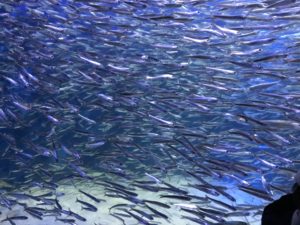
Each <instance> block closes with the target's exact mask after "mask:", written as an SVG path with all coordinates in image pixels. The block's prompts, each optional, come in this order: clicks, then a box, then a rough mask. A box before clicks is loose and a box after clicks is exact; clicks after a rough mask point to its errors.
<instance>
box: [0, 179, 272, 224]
mask: <svg viewBox="0 0 300 225" xmlns="http://www.w3.org/2000/svg"><path fill="white" fill-rule="evenodd" d="M165 181H167V182H169V183H170V184H173V185H174V186H176V187H185V190H188V191H189V194H191V195H197V196H205V193H203V192H200V191H198V190H196V189H194V188H190V187H187V186H186V185H187V184H188V183H190V181H187V180H186V179H185V178H182V177H180V176H173V177H172V179H170V178H169V179H168V180H165ZM115 182H117V181H115ZM119 183H120V184H122V182H119ZM219 184H222V183H219ZM216 185H218V183H217V182H216ZM223 185H224V183H223ZM227 187H228V185H227ZM79 189H81V190H84V191H85V192H87V193H90V194H92V195H93V196H95V197H97V198H100V199H103V200H105V201H103V202H100V203H95V202H93V201H92V200H91V199H89V198H88V197H86V196H85V195H83V194H81V193H80V192H79V191H78V190H79ZM48 191H49V190H48ZM46 192H47V191H45V190H41V189H39V188H32V189H31V190H27V191H26V193H30V194H32V195H39V194H44V193H46ZM105 192H107V190H105V189H104V187H103V186H101V185H99V184H95V183H93V182H91V181H87V182H83V181H80V182H79V181H78V182H75V185H66V184H60V185H59V187H58V188H57V190H56V193H57V194H62V195H61V196H59V197H58V200H59V202H60V204H61V206H62V207H63V209H70V210H71V211H73V212H75V213H77V214H79V215H81V216H83V217H85V218H86V219H87V221H86V222H82V221H79V220H76V223H66V222H61V221H57V220H56V217H55V216H53V215H45V216H43V220H39V219H37V218H34V217H32V216H31V215H29V214H27V213H26V212H25V211H24V208H23V207H22V206H20V205H16V206H14V207H12V209H11V210H8V209H7V208H1V212H2V214H1V215H0V220H3V219H5V218H6V217H7V216H8V217H11V216H20V215H26V216H27V217H28V219H27V220H20V221H18V220H15V221H14V222H15V223H16V224H21V225H54V224H55V225H62V224H74V225H75V224H77V225H81V224H82V225H84V224H88V225H119V224H120V225H122V224H123V222H122V221H121V220H119V219H117V218H115V217H113V216H112V215H110V213H109V208H110V207H111V206H113V205H116V204H121V203H125V204H132V203H130V202H128V201H127V200H124V199H122V198H113V197H107V196H105ZM135 192H136V193H137V194H138V198H140V199H144V200H145V199H146V200H155V201H160V202H164V203H167V204H169V205H170V206H171V208H170V209H165V208H161V207H158V206H156V205H151V206H153V208H155V209H156V210H159V211H160V212H162V213H164V214H166V215H167V216H168V217H169V220H165V219H162V218H159V217H155V219H154V220H153V221H155V222H153V221H151V223H153V224H161V225H164V224H174V225H175V224H176V225H189V224H191V225H193V224H197V223H195V222H192V221H189V220H187V219H183V218H182V216H184V215H185V216H191V217H195V216H193V215H191V214H189V213H186V212H184V211H182V210H181V209H180V207H183V206H184V207H189V208H192V207H195V206H197V205H198V206H201V207H202V208H210V209H214V208H217V209H219V210H222V211H226V210H227V209H226V208H223V207H222V206H220V205H218V204H215V203H212V202H210V203H201V201H200V200H199V201H198V200H192V201H182V200H177V199H166V198H164V199H161V198H159V194H161V192H159V193H154V192H150V191H145V190H142V189H138V188H137V189H136V190H135ZM227 192H228V193H229V194H231V195H232V196H234V197H235V198H236V199H237V201H236V203H234V204H232V202H231V203H230V201H228V200H227V199H226V198H224V197H220V196H219V197H215V196H213V198H215V199H218V200H221V201H224V202H226V203H229V204H231V205H233V206H237V207H238V210H237V211H239V212H242V211H244V212H249V213H250V215H249V216H230V217H227V218H224V219H225V220H226V221H244V222H247V223H248V224H251V225H258V224H260V219H261V212H262V209H263V206H265V205H266V204H267V203H268V202H266V201H264V200H262V199H259V198H257V197H254V196H251V195H248V194H247V193H244V192H241V191H239V190H238V189H237V188H236V187H234V186H232V187H229V188H228V190H227ZM166 194H168V193H166ZM169 194H170V193H169ZM52 198H53V197H52ZM76 198H79V199H81V200H84V201H87V202H89V203H91V204H93V205H94V206H96V207H97V208H98V211H97V212H90V211H87V210H83V209H82V208H81V204H80V203H77V202H76ZM275 198H276V197H275ZM19 201H20V202H24V203H26V204H27V205H28V206H38V207H43V208H48V209H51V208H53V206H43V205H38V203H37V202H36V201H33V200H32V201H28V200H26V201H25V200H19ZM250 206H253V207H252V209H249V208H250ZM241 207H248V208H247V209H241ZM136 208H137V209H140V210H143V211H145V212H149V210H148V209H146V208H143V207H142V206H140V207H136ZM112 212H119V213H123V214H125V213H124V212H122V211H120V210H118V209H113V210H112ZM149 213H150V212H149ZM150 214H151V213H150ZM59 218H65V219H71V218H74V217H70V216H67V215H63V214H62V215H61V216H59ZM123 219H124V221H125V224H127V225H131V224H132V225H136V224H138V221H137V220H136V219H133V218H132V217H128V218H123ZM2 224H3V225H6V224H10V223H9V221H5V222H3V223H2Z"/></svg>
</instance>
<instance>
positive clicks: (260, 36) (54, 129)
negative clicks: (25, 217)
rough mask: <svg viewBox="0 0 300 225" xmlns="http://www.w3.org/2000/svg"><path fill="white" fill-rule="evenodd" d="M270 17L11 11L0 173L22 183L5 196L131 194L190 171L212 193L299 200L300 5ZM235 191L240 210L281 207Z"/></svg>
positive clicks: (41, 6)
mask: <svg viewBox="0 0 300 225" xmlns="http://www.w3.org/2000/svg"><path fill="white" fill-rule="evenodd" d="M171 3H172V4H173V5H172V4H171ZM175 3H176V4H175ZM242 3H244V4H245V6H243V7H241V6H240V4H242ZM174 4H175V5H174ZM250 4H253V5H250ZM254 4H255V5H254ZM269 6H270V5H268V3H267V2H261V1H244V2H242V1H232V2H231V1H226V2H225V1H198V2H196V1H177V2H176V1H109V0H108V1H71V0H60V1H44V0H43V1H16V2H13V1H4V2H2V3H0V26H1V27H2V29H1V30H0V36H1V39H0V59H1V61H0V68H1V70H0V78H1V79H0V93H1V100H0V147H1V158H0V160H1V163H0V168H1V178H2V179H3V181H5V182H6V183H8V184H10V185H11V187H10V188H8V189H7V188H3V190H2V188H1V187H0V189H1V191H2V192H3V193H4V195H8V193H9V192H14V191H15V192H19V191H20V190H30V188H32V187H33V186H36V185H35V184H36V183H40V184H45V183H46V182H53V183H55V184H57V185H60V182H61V180H62V179H64V178H65V177H67V178H66V179H70V180H72V179H71V178H70V177H77V178H79V179H82V180H87V181H89V182H93V181H91V180H92V179H94V182H95V180H97V181H98V179H99V180H102V179H104V180H112V181H118V182H120V183H123V185H125V186H126V187H128V188H129V189H130V188H131V187H132V184H133V183H134V182H136V181H137V180H147V179H149V176H147V175H145V174H146V173H147V174H151V175H153V176H155V177H157V178H158V179H161V180H167V179H170V180H171V179H172V177H173V176H174V177H175V176H177V175H179V176H181V177H182V179H183V180H185V179H187V180H188V179H191V177H189V175H187V173H186V172H191V173H193V174H197V175H199V176H201V177H202V178H203V179H204V180H206V181H207V182H209V183H210V185H211V186H210V187H209V188H212V187H213V186H215V185H217V184H218V185H219V184H220V183H221V184H220V185H223V186H224V187H225V191H228V192H230V190H232V189H236V190H238V189H240V187H241V181H238V179H240V180H245V181H247V182H248V183H249V185H250V187H252V188H255V189H257V190H260V191H262V192H264V193H265V194H266V196H268V197H270V198H273V199H276V198H278V197H279V196H280V195H282V194H285V193H288V192H289V191H290V187H291V186H292V184H293V182H294V181H293V176H294V175H295V173H296V172H297V170H298V169H299V158H298V157H299V141H300V139H299V137H298V136H299V134H300V116H299V112H300V108H299V107H300V102H299V99H300V95H299V62H300V61H299V41H300V38H299V37H300V36H299V34H300V26H299V22H298V20H297V18H296V19H295V18H293V16H294V15H295V14H296V12H297V9H299V7H300V5H299V2H295V3H293V4H286V5H283V6H279V7H269ZM293 10H294V11H293ZM289 11H290V12H289ZM298 11H299V10H298ZM285 12H288V13H287V14H288V15H285V14H283V15H281V14H280V13H285ZM235 16H240V17H241V18H238V17H235ZM201 41H203V42H201ZM255 41H257V42H255ZM249 52H250V53H249ZM251 52H252V53H251ZM264 57H269V58H264ZM96 143H98V145H96ZM64 147H66V148H67V149H68V150H69V151H67V150H64ZM174 148H175V149H174ZM95 172H100V173H101V176H99V177H98V176H97V177H93V173H95ZM230 175H232V176H230ZM262 175H263V176H264V177H265V178H266V180H267V185H273V187H272V186H271V190H272V191H273V194H271V193H268V190H266V187H265V186H264V184H263V183H262ZM234 176H235V177H237V178H233V177H234ZM193 182H194V183H197V184H201V182H200V181H197V180H193ZM173 185H176V184H173ZM274 187H275V188H274ZM276 187H277V189H282V190H283V191H278V190H277V189H276ZM178 188H182V189H185V188H186V187H184V186H182V185H181V184H180V183H178ZM41 189H42V190H44V189H43V188H41ZM212 189H213V188H212ZM230 193H231V192H230ZM202 194H203V193H202ZM231 194H233V195H235V196H234V198H235V199H237V202H238V203H235V202H233V201H232V202H230V204H233V205H235V206H239V204H242V202H247V200H249V199H248V197H249V198H251V199H252V198H255V199H256V200H259V201H258V202H256V204H258V205H259V206H260V207H261V208H260V209H258V214H260V213H261V211H259V210H261V209H262V208H263V206H264V205H266V204H268V202H270V201H271V200H262V199H260V198H258V197H255V195H249V194H245V193H244V194H245V195H244V194H243V195H242V194H235V193H231ZM247 195H248V196H247ZM219 197H223V198H224V196H222V195H221V196H219ZM225 199H226V198H225ZM223 200H224V199H223ZM162 201H163V200H162ZM224 201H228V199H227V200H224ZM0 204H1V205H2V206H3V207H4V208H6V207H7V205H5V203H1V201H0ZM12 204H14V203H12Z"/></svg>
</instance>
